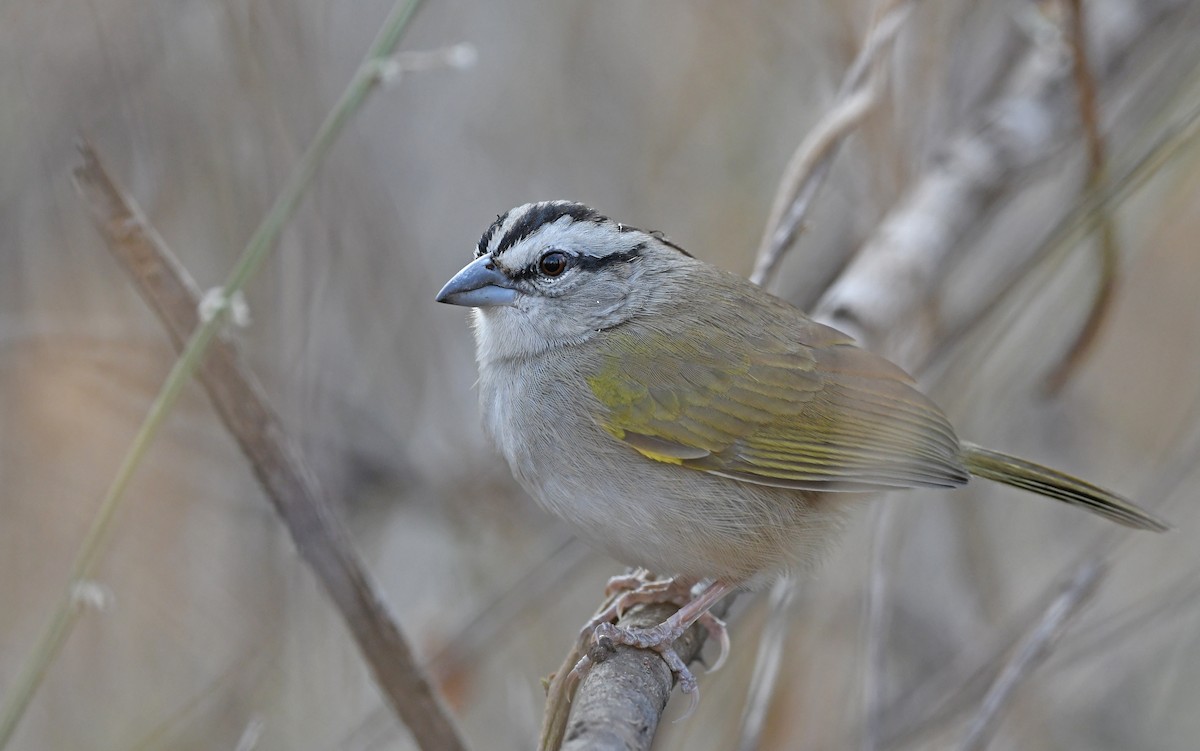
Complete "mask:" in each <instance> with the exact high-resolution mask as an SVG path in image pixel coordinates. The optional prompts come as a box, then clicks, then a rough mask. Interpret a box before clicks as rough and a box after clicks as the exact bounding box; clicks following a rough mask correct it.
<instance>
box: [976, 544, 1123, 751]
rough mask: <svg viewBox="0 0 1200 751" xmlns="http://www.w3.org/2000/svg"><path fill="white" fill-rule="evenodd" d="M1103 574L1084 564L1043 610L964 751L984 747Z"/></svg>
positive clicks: (990, 697) (1094, 565) (1103, 567)
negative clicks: (1018, 690)
mask: <svg viewBox="0 0 1200 751" xmlns="http://www.w3.org/2000/svg"><path fill="white" fill-rule="evenodd" d="M1106 571H1107V567H1106V565H1105V564H1104V563H1102V562H1088V563H1085V564H1084V565H1083V566H1081V567H1080V568H1079V570H1078V571H1077V572H1076V573H1075V576H1074V577H1073V579H1072V580H1071V582H1070V584H1068V585H1067V587H1066V589H1064V590H1063V592H1062V594H1061V595H1059V596H1058V598H1056V599H1055V601H1054V602H1053V603H1052V604H1051V606H1050V607H1049V608H1047V609H1046V612H1045V614H1044V615H1043V617H1042V620H1041V622H1040V623H1038V625H1037V628H1035V629H1033V631H1031V632H1030V633H1029V635H1028V636H1027V637H1026V638H1025V639H1024V640H1022V642H1021V644H1020V645H1019V646H1018V648H1017V650H1016V652H1015V653H1014V654H1013V657H1012V659H1011V660H1010V661H1009V662H1008V664H1006V665H1005V666H1004V669H1003V670H1001V671H1000V673H999V675H997V676H996V680H995V682H994V683H993V684H992V686H991V688H990V689H989V690H988V693H987V695H986V696H985V697H984V699H983V704H982V705H981V706H980V710H979V714H978V715H977V716H976V717H975V719H974V720H973V721H972V723H971V725H970V728H969V729H968V731H967V736H966V738H965V739H964V740H963V743H962V749H963V751H978V750H979V749H983V748H986V747H987V744H988V742H989V741H990V740H991V738H992V734H993V733H994V732H995V730H996V727H997V726H998V725H999V721H1000V718H1001V717H1002V716H1003V713H1004V710H1005V708H1006V707H1007V706H1008V704H1009V701H1010V700H1011V699H1012V697H1013V694H1014V693H1015V692H1016V690H1017V688H1018V687H1019V686H1020V685H1021V684H1022V683H1023V682H1024V681H1025V680H1026V679H1027V678H1028V677H1029V676H1030V675H1031V674H1032V673H1033V671H1034V670H1035V669H1036V668H1037V667H1038V665H1040V664H1041V663H1042V661H1043V660H1045V659H1046V657H1047V656H1048V655H1049V654H1050V651H1051V649H1052V648H1053V647H1054V644H1055V642H1057V641H1058V639H1059V638H1060V637H1061V636H1062V635H1063V633H1064V632H1065V631H1066V629H1067V626H1068V624H1069V623H1070V622H1071V619H1072V618H1074V617H1075V615H1076V614H1077V613H1078V612H1079V611H1080V609H1081V608H1082V607H1083V605H1084V604H1086V603H1087V602H1088V600H1090V599H1091V597H1092V595H1094V594H1095V593H1096V590H1097V588H1098V587H1099V584H1100V581H1101V579H1102V578H1103V577H1104V574H1105V572H1106Z"/></svg>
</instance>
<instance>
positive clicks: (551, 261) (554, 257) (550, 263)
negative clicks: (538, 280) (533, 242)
mask: <svg viewBox="0 0 1200 751" xmlns="http://www.w3.org/2000/svg"><path fill="white" fill-rule="evenodd" d="M538 270H539V271H541V272H542V273H543V274H545V275H546V276H558V275H559V274H561V273H562V272H564V271H566V270H567V254H566V253H564V252H562V251H561V250H552V251H550V252H549V253H547V254H545V255H544V256H542V258H541V260H539V261H538Z"/></svg>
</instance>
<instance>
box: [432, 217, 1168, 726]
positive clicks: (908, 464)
mask: <svg viewBox="0 0 1200 751" xmlns="http://www.w3.org/2000/svg"><path fill="white" fill-rule="evenodd" d="M437 301H438V302H442V303H448V304H452V305H460V306H467V307H470V308H473V311H472V314H471V318H472V327H473V331H474V338H475V347H476V360H477V365H478V369H479V380H478V389H479V396H480V404H481V411H482V420H483V427H484V430H485V432H486V433H487V434H488V436H489V437H490V439H491V440H492V442H493V443H494V444H495V446H496V447H497V448H498V450H499V452H500V453H501V454H503V456H504V458H505V459H506V460H507V463H508V465H509V467H510V468H511V470H512V472H513V475H514V477H515V478H516V480H517V481H518V483H519V484H520V485H521V486H522V487H523V488H524V489H525V490H526V491H527V492H528V493H529V495H530V496H532V498H533V499H534V500H535V501H536V502H537V503H538V504H539V505H540V506H542V507H543V508H544V509H546V510H547V511H549V512H550V513H552V514H554V515H556V516H558V517H560V518H561V519H563V520H565V521H566V522H567V524H568V525H569V526H571V527H572V528H573V529H574V531H575V532H576V533H577V534H578V535H579V536H581V537H582V538H584V539H585V540H588V541H590V542H591V543H592V544H594V545H596V546H598V547H600V548H601V549H603V550H605V551H606V552H608V553H609V554H610V555H612V556H613V557H614V558H616V559H617V560H619V561H622V562H624V563H626V564H628V565H630V566H635V567H640V570H642V571H643V572H647V571H648V572H655V574H654V576H653V577H650V576H640V577H633V578H630V577H624V578H620V579H619V581H618V579H614V582H618V586H617V590H618V591H622V590H623V593H622V595H621V598H620V599H619V602H618V604H617V605H616V606H615V607H610V608H609V609H608V610H607V611H605V612H604V613H603V614H601V615H600V616H598V617H597V619H594V620H593V621H592V622H591V623H589V625H588V627H587V628H588V629H590V630H591V631H592V633H593V634H594V638H596V639H597V640H599V639H601V638H609V639H612V640H613V642H614V643H619V644H628V645H631V646H636V647H641V648H647V649H652V650H655V651H657V652H658V653H659V654H660V655H662V657H663V659H664V660H666V661H667V664H668V665H669V666H670V667H671V669H672V671H673V672H674V673H675V674H676V676H677V677H678V680H679V684H680V686H681V687H682V689H683V691H684V692H685V693H691V694H692V695H693V707H694V706H695V701H696V700H697V697H698V689H697V686H696V680H695V678H694V676H692V675H691V673H690V672H689V671H688V668H687V667H686V665H685V664H684V663H683V661H682V660H681V659H679V656H678V655H677V654H676V653H675V652H674V650H673V648H672V646H671V645H672V644H673V643H674V641H675V639H676V638H678V637H679V636H680V635H681V634H682V633H683V632H684V631H686V630H687V629H688V628H689V627H690V626H691V625H692V624H694V623H696V622H697V621H700V622H701V623H702V625H704V626H705V627H706V628H708V629H709V631H710V632H711V633H713V634H714V635H717V636H720V637H721V638H722V640H723V644H727V642H725V641H724V639H725V636H724V630H723V627H722V624H721V623H720V621H719V620H717V619H716V618H715V617H713V616H711V614H709V613H708V610H709V608H711V607H712V606H713V605H714V604H715V603H717V602H718V601H720V600H721V599H722V598H723V597H724V596H726V595H727V594H729V593H730V592H733V591H735V590H738V589H743V588H747V589H753V588H757V587H761V586H763V585H765V584H766V583H769V582H770V581H772V580H774V579H775V578H777V577H778V576H780V575H782V574H785V573H795V572H799V571H807V570H811V569H813V568H815V567H816V565H817V564H818V563H819V561H820V559H821V557H822V554H823V553H824V552H825V551H826V550H827V549H828V548H829V547H830V545H831V543H832V542H833V541H834V540H836V539H837V537H838V536H839V534H840V533H841V531H842V530H843V529H844V528H845V526H846V525H847V520H848V515H849V513H850V511H851V509H852V508H853V507H855V506H856V505H857V502H858V501H860V500H861V499H863V498H865V497H867V496H869V494H871V493H872V492H876V491H886V490H894V489H904V488H955V487H958V486H962V485H965V484H966V483H967V482H968V481H969V480H970V479H971V478H972V477H978V478H983V479H986V480H992V481H996V482H999V483H1003V484H1006V485H1010V486H1013V487H1016V488H1020V489H1023V490H1027V491H1031V492H1033V493H1036V494H1040V495H1043V496H1047V497H1049V498H1053V499H1055V500H1058V501H1062V502H1064V503H1067V504H1070V505H1072V506H1075V507H1078V508H1082V509H1086V510H1088V511H1091V512H1093V513H1095V514H1098V515H1100V516H1102V517H1104V518H1107V519H1109V520H1111V521H1114V522H1117V523H1119V524H1123V525H1125V526H1128V527H1133V528H1137V529H1146V530H1154V531H1165V530H1166V529H1167V528H1168V526H1167V524H1166V523H1165V522H1164V521H1162V520H1161V519H1159V518H1158V517H1156V516H1154V515H1152V514H1151V513H1149V512H1147V511H1145V510H1143V509H1141V508H1139V507H1138V506H1137V505H1135V504H1134V503H1133V502H1131V501H1129V500H1127V499H1125V498H1123V497H1122V496H1120V495H1118V494H1116V493H1114V492H1112V491H1109V490H1106V489H1104V488H1101V487H1099V486H1096V485H1093V484H1091V483H1089V482H1086V481H1084V480H1081V479H1078V478H1075V477H1072V476H1071V475H1068V474H1066V473H1063V472H1059V471H1057V470H1054V469H1050V468H1048V467H1044V466H1041V465H1039V464H1035V463H1033V462H1030V461H1027V460H1024V459H1020V458H1017V457H1014V456H1010V455H1008V454H1005V453H1001V452H999V451H994V450H991V449H986V448H983V447H982V446H978V445H976V444H973V443H969V442H966V441H962V440H960V439H959V438H958V436H957V435H956V433H955V430H954V428H953V427H952V425H951V424H950V421H949V420H948V419H947V417H946V415H945V414H944V413H943V412H942V410H941V409H939V408H938V407H937V405H936V404H934V403H933V401H931V400H930V399H929V398H928V397H927V396H925V395H924V394H923V393H921V392H920V391H919V390H918V389H917V386H916V384H915V382H914V380H913V379H912V378H911V377H910V376H909V375H908V374H907V373H906V372H905V371H904V370H903V369H901V368H900V367H899V366H897V365H895V364H893V363H892V362H890V361H888V360H886V359H885V358H883V357H880V356H878V355H875V354H872V353H871V352H869V351H867V350H865V349H863V348H861V347H859V346H857V345H856V343H855V342H854V340H853V339H852V338H851V337H849V336H847V335H846V334H843V333H842V332H840V331H838V330H836V329H834V328H831V327H829V326H825V325H823V324H821V323H818V322H816V321H813V320H812V319H810V318H808V317H807V316H806V315H805V314H804V312H802V311H801V310H800V309H799V308H797V307H795V306H793V305H792V304H790V303H788V302H787V301H785V300H783V299H780V298H778V297H776V296H774V295H772V294H770V293H768V292H767V291H766V290H764V289H762V288H761V287H759V286H757V285H755V284H753V283H751V282H750V281H749V280H747V279H744V278H743V277H740V276H738V275H736V274H734V273H731V272H728V271H725V270H723V269H721V268H719V267H717V266H715V265H713V264H710V263H707V262H705V261H703V260H700V259H698V258H696V257H694V256H692V255H691V254H689V253H688V252H687V251H685V250H684V249H683V248H682V247H680V246H679V245H678V244H676V243H674V242H672V241H671V240H669V239H668V238H667V237H666V236H665V235H663V234H662V233H659V232H646V231H643V230H640V229H637V228H635V227H630V226H627V225H624V224H621V223H619V222H616V221H613V220H612V219H610V218H608V217H607V216H605V215H604V214H601V213H600V212H599V211H597V210H595V209H593V208H591V207H589V206H587V205H585V204H581V203H576V202H572V201H561V200H558V201H542V202H536V203H528V204H525V205H523V206H519V207H517V208H514V209H512V210H510V211H508V212H506V213H504V214H500V215H499V216H497V217H496V220H495V221H494V222H492V223H491V225H490V226H489V227H488V228H487V230H486V231H485V232H484V233H483V236H482V237H481V238H480V240H479V243H478V245H477V247H476V249H475V258H474V260H473V261H471V262H470V263H469V264H467V265H466V266H465V267H464V268H463V269H462V270H461V271H459V272H458V273H457V274H456V275H455V276H454V277H453V278H451V279H450V281H448V282H447V283H446V285H445V286H444V287H443V288H442V289H441V291H440V292H439V293H438V295H437ZM658 576H665V577H667V578H666V579H659V578H657V577H658ZM659 598H661V599H662V600H663V601H669V602H673V603H675V604H678V605H682V607H680V609H679V610H678V611H677V612H675V613H674V614H673V615H672V616H670V617H669V618H667V619H666V620H665V621H663V622H662V623H660V624H658V625H656V626H653V627H650V628H646V629H633V628H624V627H618V626H616V625H614V624H613V620H615V616H616V615H617V614H619V612H620V610H621V609H622V608H624V607H626V606H627V605H629V604H630V603H635V602H646V601H655V600H656V599H659ZM723 656H724V648H723V649H722V658H723ZM589 659H590V658H589V657H587V656H585V657H584V658H583V659H581V660H580V664H579V665H577V666H576V671H575V672H576V673H577V674H580V675H582V674H583V673H585V672H586V670H587V668H588V660H589Z"/></svg>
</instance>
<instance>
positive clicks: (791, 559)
mask: <svg viewBox="0 0 1200 751" xmlns="http://www.w3.org/2000/svg"><path fill="white" fill-rule="evenodd" d="M526 372H528V369H526ZM503 375H505V374H499V373H493V374H492V377H490V378H489V377H484V378H481V381H480V384H481V396H482V401H483V413H484V425H485V428H486V429H487V430H488V432H489V433H490V434H491V435H492V437H493V439H494V440H495V442H496V444H497V445H498V446H499V447H500V449H501V452H502V453H503V454H504V456H505V458H506V459H507V460H508V463H509V466H510V467H511V468H512V470H513V474H514V476H515V477H516V478H517V480H518V482H520V483H521V485H522V486H523V487H524V488H525V489H526V490H527V491H528V492H529V494H530V495H531V496H532V497H533V498H534V500H535V501H537V502H538V503H539V504H540V505H541V506H542V507H543V508H545V509H547V510H548V511H550V512H551V513H553V514H555V515H557V516H559V517H561V518H562V519H564V520H565V521H567V522H568V523H569V524H571V525H572V526H573V527H574V528H575V530H576V531H577V533H578V534H579V535H580V537H582V538H584V539H586V540H588V541H589V542H591V543H592V544H594V545H596V546H597V547H600V548H602V549H604V550H605V551H607V552H608V553H609V554H610V555H612V556H613V557H615V558H616V559H618V560H620V561H622V562H624V563H626V564H628V565H631V566H645V567H646V568H648V569H650V570H651V571H653V572H655V573H657V574H661V575H684V576H688V577H695V578H716V577H721V578H725V579H730V580H734V581H747V580H751V579H755V580H756V581H763V580H764V579H765V578H769V577H770V576H771V575H772V574H776V573H780V572H782V571H785V570H787V571H795V570H805V569H809V568H811V567H812V566H813V565H814V564H815V563H816V562H817V561H818V560H819V558H820V557H821V555H822V554H823V553H824V552H825V551H826V550H827V549H828V547H829V544H830V543H831V541H832V540H833V539H835V538H836V537H837V536H838V533H839V532H840V529H841V527H842V526H843V524H844V520H845V516H846V510H847V506H848V502H849V501H850V500H851V499H852V498H855V497H858V496H854V495H851V494H846V493H835V494H820V493H813V492H809V491H798V490H790V489H781V488H772V487H767V486H762V485H752V484H748V483H742V482H738V481H736V480H730V479H727V478H723V477H719V476H717V475H712V474H709V473H706V472H702V471H699V470H693V469H687V468H683V467H680V466H678V465H673V464H664V463H662V462H657V461H654V460H651V459H648V458H646V457H644V456H643V455H641V454H640V453H638V452H637V451H635V450H634V449H633V448H631V447H630V446H628V445H626V444H625V443H623V442H621V441H619V440H617V439H616V438H613V437H612V436H611V435H609V434H608V433H607V432H605V431H604V430H603V429H601V428H600V427H599V426H598V425H597V424H596V422H595V420H594V418H593V417H592V414H594V412H592V411H591V410H589V408H588V406H589V405H588V404H587V403H586V402H585V401H583V400H580V399H578V398H577V396H578V393H579V392H578V391H574V392H570V393H568V394H565V395H564V394H563V391H564V390H567V389H572V388H576V389H578V388H586V387H585V386H584V385H583V384H582V383H577V384H572V383H571V382H570V378H569V374H565V375H564V374H553V373H550V374H547V373H545V372H542V373H539V375H540V376H541V378H540V379H538V380H534V379H528V378H527V379H526V380H524V381H521V380H516V379H514V378H512V377H508V378H503ZM502 392H503V393H502ZM501 397H504V398H501Z"/></svg>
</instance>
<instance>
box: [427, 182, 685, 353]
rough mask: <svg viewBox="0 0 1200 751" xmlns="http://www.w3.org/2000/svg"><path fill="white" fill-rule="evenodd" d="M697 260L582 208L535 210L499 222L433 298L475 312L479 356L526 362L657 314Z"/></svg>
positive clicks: (558, 204) (539, 206) (563, 204)
mask: <svg viewBox="0 0 1200 751" xmlns="http://www.w3.org/2000/svg"><path fill="white" fill-rule="evenodd" d="M681 262H682V263H681ZM689 262H690V263H689ZM692 263H695V262H694V261H692V259H691V258H690V257H689V256H688V255H687V253H686V252H684V251H683V250H682V249H681V248H679V247H678V246H675V245H674V244H672V243H671V242H670V241H668V240H666V239H665V238H663V237H661V236H660V235H658V234H656V233H649V232H644V231H642V230H639V229H636V228H633V227H628V226H626V225H623V224H618V223H617V222H614V221H612V220H611V219H609V218H608V217H606V216H604V215H602V214H600V213H599V212H598V211H596V210H595V209H592V208H589V207H588V206H585V205H583V204H580V203H572V202H570V201H547V202H542V203H529V204H525V205H524V206H520V207H518V208H515V209H513V210H512V211H509V212H508V213H506V214H501V215H500V216H498V217H497V218H496V221H495V222H493V223H492V225H491V226H490V227H488V229H487V231H486V232H484V233H483V237H482V238H481V239H480V240H479V246H478V248H477V249H476V252H475V260H474V261H473V262H471V263H470V264H468V265H467V266H466V267H464V268H463V269H462V270H461V271H459V272H458V273H457V274H455V276H454V277H453V278H452V279H451V280H450V281H449V282H447V283H446V286H445V287H443V288H442V291H441V292H439V293H438V296H437V299H438V302H444V303H449V304H452V305H466V306H470V307H473V308H475V309H476V313H475V322H476V335H477V340H478V343H479V346H480V357H481V359H483V360H486V359H489V358H490V357H497V358H506V357H520V356H524V355H531V354H536V353H538V352H542V351H545V350H547V349H549V348H552V347H555V346H562V345H570V344H573V343H578V342H582V341H586V340H587V339H589V338H591V337H593V336H595V335H596V334H598V333H600V332H603V331H606V330H608V329H612V328H614V327H616V326H619V325H621V324H623V323H626V322H627V321H629V320H631V319H633V318H634V317H636V316H638V315H641V314H644V313H647V312H649V311H650V310H651V309H655V310H657V309H658V308H660V307H661V305H660V304H661V302H663V301H664V300H666V299H668V298H669V297H670V296H671V295H672V294H675V293H676V292H677V290H675V289H673V286H674V285H673V280H675V279H677V278H678V277H679V276H680V275H681V274H682V273H683V272H684V268H685V267H688V266H690V265H691V264H692Z"/></svg>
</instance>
